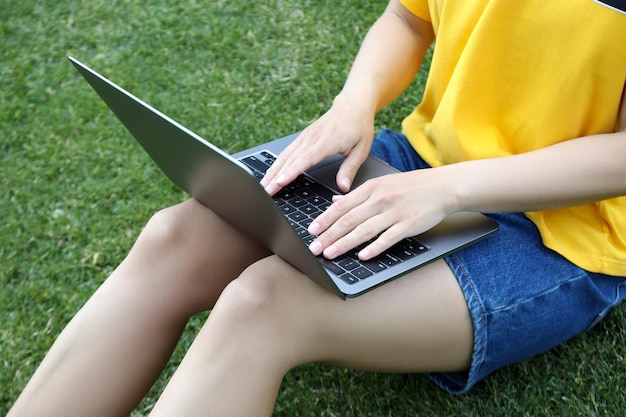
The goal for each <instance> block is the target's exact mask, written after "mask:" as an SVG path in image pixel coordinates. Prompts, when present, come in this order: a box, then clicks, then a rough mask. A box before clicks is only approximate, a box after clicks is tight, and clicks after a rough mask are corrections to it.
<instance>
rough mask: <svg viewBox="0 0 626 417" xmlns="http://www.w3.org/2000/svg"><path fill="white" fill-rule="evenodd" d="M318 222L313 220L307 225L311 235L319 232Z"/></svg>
mask: <svg viewBox="0 0 626 417" xmlns="http://www.w3.org/2000/svg"><path fill="white" fill-rule="evenodd" d="M320 229H321V227H320V224H319V223H317V222H313V223H311V224H310V225H309V233H310V234H312V235H316V236H317V234H318V233H319V232H320Z"/></svg>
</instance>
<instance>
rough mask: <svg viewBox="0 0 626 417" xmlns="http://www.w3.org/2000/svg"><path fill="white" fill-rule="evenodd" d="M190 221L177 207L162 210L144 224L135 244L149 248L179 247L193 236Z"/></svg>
mask: <svg viewBox="0 0 626 417" xmlns="http://www.w3.org/2000/svg"><path fill="white" fill-rule="evenodd" d="M190 219H191V217H190V216H185V213H184V210H181V208H180V207H179V206H173V207H168V208H165V209H162V210H160V211H158V212H156V213H155V214H154V215H153V216H152V217H151V218H150V220H149V221H148V223H146V226H145V227H144V229H143V230H142V231H141V234H140V235H139V238H138V239H137V242H138V243H139V244H141V245H142V246H149V247H151V248H165V249H167V248H169V249H170V250H171V248H176V247H179V246H180V245H181V244H185V242H186V241H188V240H189V239H190V238H191V237H192V236H193V233H192V232H193V227H191V225H190Z"/></svg>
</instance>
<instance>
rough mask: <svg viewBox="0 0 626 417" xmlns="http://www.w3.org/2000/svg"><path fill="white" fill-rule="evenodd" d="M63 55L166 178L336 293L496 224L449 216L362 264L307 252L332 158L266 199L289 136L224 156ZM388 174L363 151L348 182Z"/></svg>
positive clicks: (330, 188) (383, 277) (363, 287)
mask: <svg viewBox="0 0 626 417" xmlns="http://www.w3.org/2000/svg"><path fill="white" fill-rule="evenodd" d="M69 59H70V61H71V62H72V64H74V66H75V67H76V69H77V70H78V71H79V72H80V74H81V75H82V76H83V77H84V78H85V79H86V80H87V81H88V82H89V84H90V85H91V86H92V87H93V89H94V90H95V91H96V92H97V93H98V95H100V97H101V98H102V99H103V100H104V101H105V103H106V104H107V105H108V106H109V108H110V109H111V110H112V111H113V113H115V115H116V116H117V117H118V118H119V119H120V121H121V122H122V123H123V124H124V125H125V126H126V128H127V129H128V130H129V131H130V133H131V134H132V135H133V136H134V137H135V139H136V140H137V141H138V142H139V143H140V144H141V146H142V147H143V148H144V149H145V150H146V152H148V154H149V155H150V156H151V157H152V159H153V160H154V162H156V164H157V165H158V166H159V167H160V168H161V170H162V171H163V172H164V173H165V174H166V175H167V176H168V177H169V178H170V180H171V181H172V182H174V183H175V184H176V185H177V186H179V187H180V188H182V189H183V190H185V191H187V192H188V193H189V194H190V195H191V196H192V197H193V198H195V199H196V200H198V201H200V202H201V203H202V204H204V205H205V206H206V207H208V208H209V209H211V210H213V211H214V212H215V213H217V214H218V215H219V216H221V217H222V218H223V219H225V220H226V221H228V222H229V223H231V224H232V225H234V226H235V227H237V228H238V229H240V230H241V231H243V232H245V233H247V234H248V235H249V236H251V237H253V238H254V239H256V240H258V241H259V242H261V243H262V244H263V245H265V246H266V247H267V248H268V249H270V250H271V251H273V252H274V253H275V254H277V255H278V256H280V257H281V258H283V259H284V260H285V261H287V262H289V263H290V264H291V265H293V266H294V267H296V268H297V269H298V270H300V271H301V272H303V273H304V274H305V275H307V276H308V277H309V278H310V279H312V280H314V281H315V282H316V283H318V284H319V285H321V286H322V287H324V288H326V289H328V290H330V291H332V292H334V293H336V294H337V295H339V296H340V297H342V298H348V297H355V296H358V295H360V294H363V293H365V292H367V291H369V290H371V289H372V288H375V287H377V286H379V285H382V284H384V283H386V282H389V281H390V280H393V279H395V278H398V277H400V276H402V275H404V274H406V273H407V272H409V271H412V270H414V269H416V268H419V267H421V266H423V265H426V264H428V263H430V262H433V261H435V260H437V259H440V258H441V257H443V256H445V255H448V254H450V253H452V252H454V251H456V250H459V249H460V248H463V247H465V246H468V245H470V244H472V243H474V242H477V241H479V240H481V239H483V238H485V237H487V236H489V235H491V234H492V233H495V232H496V231H497V230H498V226H497V224H496V223H495V222H493V221H491V220H490V219H488V218H487V217H485V216H483V215H482V214H479V213H469V212H466V213H457V214H454V215H452V216H450V217H448V218H446V219H445V220H444V221H443V222H442V223H440V224H439V225H437V226H436V227H434V228H433V229H431V230H429V231H428V232H426V233H424V234H421V235H419V236H415V237H411V238H408V239H405V240H403V241H401V242H399V243H398V244H397V245H395V246H394V247H392V248H391V249H389V250H388V251H386V252H385V253H383V254H382V255H380V256H378V257H377V258H375V259H373V260H370V261H367V262H363V261H360V260H359V259H358V257H357V256H356V253H357V251H358V250H359V248H355V250H353V251H351V252H349V253H347V254H345V255H343V256H341V257H339V258H337V259H333V260H332V261H330V260H328V259H325V258H323V257H321V256H319V257H316V256H314V255H313V254H312V253H311V252H310V251H309V249H308V243H310V242H311V240H312V239H314V237H312V236H309V235H308V233H307V232H306V229H307V226H308V224H309V223H310V222H311V220H312V219H313V218H314V217H315V216H317V215H318V214H319V213H321V212H322V211H323V210H324V209H325V208H326V207H328V205H329V204H330V198H331V196H332V195H333V194H339V193H340V192H339V191H338V190H337V189H336V185H335V178H336V176H335V175H336V173H337V169H338V167H339V164H340V163H341V157H340V156H337V157H333V158H328V159H326V160H324V161H322V162H321V163H319V164H318V165H316V166H314V167H312V168H311V169H309V170H308V171H307V172H306V173H304V174H303V175H302V176H301V177H300V178H298V179H297V180H296V181H294V183H292V184H290V185H289V186H287V187H285V188H284V189H283V190H282V191H281V192H280V193H278V194H277V195H276V196H275V197H270V196H269V195H268V194H267V193H266V192H265V190H264V189H263V187H262V186H261V185H260V184H259V181H260V178H261V177H262V176H263V173H264V171H265V169H267V167H269V166H270V165H271V163H272V161H273V160H274V159H275V158H276V155H278V154H279V153H280V152H281V151H282V150H283V149H284V148H285V147H286V146H287V145H288V144H289V143H290V142H291V141H292V140H294V139H295V138H296V137H297V134H293V135H290V136H286V137H283V138H281V139H277V140H274V141H272V142H269V143H266V144H263V145H260V146H257V147H254V148H251V149H248V150H246V151H243V152H240V153H237V154H235V155H232V156H231V155H228V154H226V153H225V152H223V151H222V150H220V149H218V148H217V147H216V146H214V145H212V144H211V143H209V142H208V141H207V140H205V139H203V138H201V137H200V136H198V135H197V134H195V133H193V132H192V131H191V130H189V129H187V128H186V127H184V126H182V125H181V124H179V123H177V122H176V121H174V120H173V119H171V118H169V117H168V116H166V115H164V114H162V113H160V112H159V111H158V110H156V109H154V108H153V107H151V106H149V105H148V104H146V103H144V102H143V101H141V100H140V99H138V98H136V97H135V96H133V95H132V94H130V93H128V92H127V91H125V90H124V89H122V88H120V87H119V86H117V85H116V84H114V83H113V82H111V81H109V80H108V79H106V78H105V77H103V76H102V75H100V74H98V73H97V72H95V71H93V70H92V69H90V68H89V67H87V66H86V65H84V64H82V63H81V62H79V61H77V60H76V59H74V58H72V57H69ZM394 172H397V171H396V170H395V169H393V168H392V167H390V166H389V165H387V164H386V163H385V162H383V161H381V160H379V159H378V158H375V157H373V156H370V157H369V158H368V159H367V160H366V161H365V162H364V164H363V166H362V167H361V169H360V171H359V173H358V175H357V178H356V180H355V182H354V187H356V186H358V185H359V184H362V183H363V182H365V181H366V180H367V179H369V178H373V177H376V176H381V175H386V174H390V173H394Z"/></svg>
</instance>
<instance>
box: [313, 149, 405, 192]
mask: <svg viewBox="0 0 626 417" xmlns="http://www.w3.org/2000/svg"><path fill="white" fill-rule="evenodd" d="M343 160H344V159H343V157H342V156H340V155H338V156H334V157H332V158H327V159H325V160H323V161H322V162H320V163H319V164H317V165H315V166H313V167H312V168H311V169H309V170H307V173H308V174H309V175H311V176H312V177H313V178H315V179H316V180H318V181H319V182H321V183H322V184H324V185H326V186H327V187H329V188H332V189H333V190H337V171H338V170H339V167H340V166H341V164H342V163H343ZM397 172H398V171H397V170H396V169H395V168H393V167H391V166H389V165H388V164H387V163H386V162H384V161H383V160H381V159H378V158H376V157H374V156H371V155H370V156H369V157H368V158H367V159H366V160H365V162H363V164H362V165H361V168H360V169H359V172H357V174H356V178H355V179H354V183H353V185H352V189H355V188H356V187H358V186H359V185H361V184H363V183H364V182H365V181H367V180H368V179H370V178H376V177H380V176H383V175H387V174H394V173H397Z"/></svg>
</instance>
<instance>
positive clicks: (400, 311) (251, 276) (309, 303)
mask: <svg viewBox="0 0 626 417" xmlns="http://www.w3.org/2000/svg"><path fill="white" fill-rule="evenodd" d="M227 305H232V306H234V308H230V309H229V310H231V311H234V313H232V314H236V315H238V316H241V315H244V316H246V317H251V318H254V319H250V320H246V322H254V325H250V326H248V327H249V328H252V329H253V330H252V332H255V333H259V332H260V333H259V334H258V335H257V337H258V338H260V339H263V340H265V342H264V343H272V345H273V346H276V347H275V349H279V350H280V351H281V353H280V355H279V356H280V357H281V358H292V359H288V360H289V363H288V364H287V368H290V367H293V366H296V365H298V364H301V363H305V362H310V361H317V362H325V363H330V364H335V365H339V366H344V367H349V368H354V369H362V370H372V371H382V372H425V371H458V370H464V369H467V368H468V366H469V363H470V359H471V356H472V346H473V332H472V322H471V318H470V315H469V312H468V308H467V305H466V302H465V298H464V296H463V293H462V291H461V289H460V287H459V284H458V282H457V280H456V278H455V277H454V275H453V274H452V272H451V270H450V268H449V267H448V266H447V265H446V263H445V262H443V261H438V262H435V263H433V264H431V265H428V266H426V267H424V268H421V269H419V270H417V271H414V272H412V273H410V274H408V275H406V276H403V277H401V278H398V279H397V280H395V281H393V282H390V283H387V284H385V285H383V286H381V287H378V288H376V289H374V290H372V291H370V292H368V293H366V294H364V295H362V296H359V297H357V298H353V299H348V300H345V301H344V300H342V299H340V298H339V297H337V296H336V295H335V294H333V293H331V292H329V291H327V290H325V289H323V288H322V287H320V286H319V285H317V284H316V283H314V282H313V281H312V280H310V279H309V278H307V277H306V276H304V275H303V274H301V273H300V272H298V271H296V270H295V269H294V268H293V267H291V266H290V265H288V264H287V263H286V262H284V261H282V260H281V259H280V258H278V257H276V256H272V257H269V258H265V259H262V260H261V261H259V262H257V263H255V264H254V265H252V266H251V267H250V268H248V269H247V270H246V271H245V273H244V274H242V276H241V277H240V278H238V279H237V280H235V281H234V282H232V283H231V284H230V285H229V287H228V288H227V289H226V291H225V292H224V294H223V298H220V300H219V301H218V304H217V305H216V309H215V310H214V313H218V314H216V316H215V318H216V319H217V318H218V315H220V314H222V313H223V312H224V307H226V306H227ZM232 314H230V315H232ZM268 317H269V318H270V319H269V320H265V318H268ZM242 321H243V320H242ZM235 327H236V326H235V325H234V324H233V325H230V326H229V328H231V329H234V328H235ZM264 328H270V329H271V331H270V332H269V333H268V332H266V331H264V330H262V329H264ZM246 334H249V332H248V331H247V332H246ZM268 334H270V335H272V336H271V337H269V336H268Z"/></svg>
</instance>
